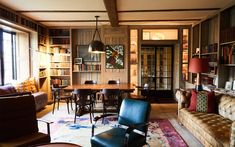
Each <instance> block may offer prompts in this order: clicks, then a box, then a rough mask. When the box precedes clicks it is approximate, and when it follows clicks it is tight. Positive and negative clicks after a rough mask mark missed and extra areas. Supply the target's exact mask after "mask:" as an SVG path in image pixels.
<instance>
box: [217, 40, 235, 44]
mask: <svg viewBox="0 0 235 147" xmlns="http://www.w3.org/2000/svg"><path fill="white" fill-rule="evenodd" d="M233 43H235V41H229V42H224V43H221V44H220V45H229V44H233Z"/></svg>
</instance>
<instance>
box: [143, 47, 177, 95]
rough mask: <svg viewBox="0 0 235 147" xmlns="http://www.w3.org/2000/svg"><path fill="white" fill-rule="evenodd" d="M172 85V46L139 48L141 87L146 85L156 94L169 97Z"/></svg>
mask: <svg viewBox="0 0 235 147" xmlns="http://www.w3.org/2000/svg"><path fill="white" fill-rule="evenodd" d="M172 83H173V46H167V45H164V46H147V45H143V46H142V47H141V86H144V84H148V85H149V86H150V88H151V90H154V91H156V94H158V95H161V96H163V97H171V96H172V93H173V90H172V89H173V88H172V85H173V84H172ZM168 94H169V95H168Z"/></svg>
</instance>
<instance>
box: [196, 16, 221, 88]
mask: <svg viewBox="0 0 235 147" xmlns="http://www.w3.org/2000/svg"><path fill="white" fill-rule="evenodd" d="M218 26H219V17H218V15H215V16H213V17H211V18H209V19H206V20H204V21H202V22H201V23H199V24H197V25H196V26H194V27H193V45H192V57H199V58H207V59H208V60H209V72H208V73H202V74H201V80H202V84H204V85H216V86H217V87H218V83H215V82H214V81H215V79H216V78H217V77H218V64H219V60H218V56H219V51H218V46H219V45H218V44H219V39H218V38H219V30H218ZM195 78H196V74H192V83H194V82H195Z"/></svg>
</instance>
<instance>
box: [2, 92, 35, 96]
mask: <svg viewBox="0 0 235 147" xmlns="http://www.w3.org/2000/svg"><path fill="white" fill-rule="evenodd" d="M31 94H32V93H31V92H17V93H9V94H4V95H0V97H11V96H23V95H31Z"/></svg>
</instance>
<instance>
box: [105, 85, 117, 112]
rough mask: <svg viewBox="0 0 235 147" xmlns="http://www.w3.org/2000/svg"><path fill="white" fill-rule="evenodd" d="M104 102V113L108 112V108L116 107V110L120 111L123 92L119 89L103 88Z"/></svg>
mask: <svg viewBox="0 0 235 147" xmlns="http://www.w3.org/2000/svg"><path fill="white" fill-rule="evenodd" d="M101 94H102V102H103V114H106V113H107V111H108V108H115V112H118V111H119V107H120V104H121V94H120V90H119V89H103V90H102V91H101Z"/></svg>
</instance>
